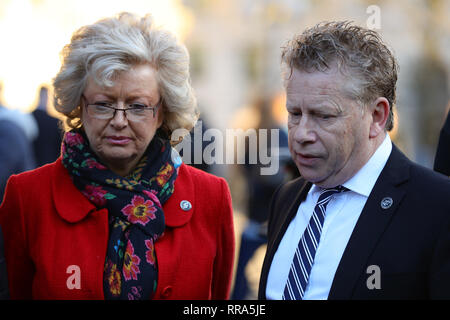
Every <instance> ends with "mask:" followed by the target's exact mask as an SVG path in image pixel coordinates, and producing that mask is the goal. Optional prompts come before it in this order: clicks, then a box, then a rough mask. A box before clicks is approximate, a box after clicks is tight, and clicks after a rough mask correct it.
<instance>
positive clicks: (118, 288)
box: [0, 13, 234, 300]
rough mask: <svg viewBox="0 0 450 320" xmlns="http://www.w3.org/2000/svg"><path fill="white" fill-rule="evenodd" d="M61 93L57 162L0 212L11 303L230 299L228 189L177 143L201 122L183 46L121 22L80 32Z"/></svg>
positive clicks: (149, 24)
mask: <svg viewBox="0 0 450 320" xmlns="http://www.w3.org/2000/svg"><path fill="white" fill-rule="evenodd" d="M53 86H54V90H55V92H54V95H55V96H54V105H55V109H56V110H57V111H59V112H60V113H61V114H62V115H64V116H65V117H66V124H67V125H68V127H69V128H70V131H68V132H66V133H65V135H64V139H63V143H62V151H61V153H62V154H61V157H60V158H59V159H58V160H57V161H56V162H54V163H52V164H50V165H46V166H43V167H41V168H38V169H36V170H33V171H31V172H28V173H26V174H22V175H17V176H13V177H11V178H10V179H9V182H8V185H7V189H6V194H5V201H4V203H3V205H2V206H1V207H0V224H1V227H2V229H3V232H4V239H5V256H6V261H7V267H8V272H9V278H8V281H9V288H10V295H11V298H13V299H30V298H33V299H108V300H116V299H125V300H127V299H129V300H132V299H226V298H228V293H229V289H230V285H231V276H232V268H233V257H234V230H233V213H232V206H231V197H230V192H229V189H228V186H227V183H226V181H225V180H224V179H222V178H218V177H215V176H212V175H210V174H208V173H205V172H203V171H201V170H198V169H195V168H192V167H190V166H187V165H185V164H183V163H182V162H181V158H180V157H179V155H178V153H176V152H175V150H174V149H173V148H172V146H171V141H170V136H171V133H172V132H173V130H175V129H178V128H184V129H186V130H187V131H189V130H190V129H191V128H192V127H193V126H194V124H195V122H196V120H197V117H198V114H197V107H196V99H195V97H194V94H193V90H192V88H191V86H190V76H189V55H188V52H187V50H186V48H185V46H184V45H182V44H181V43H179V42H178V41H177V39H176V38H175V37H174V36H173V35H172V34H170V33H169V32H167V31H164V30H162V29H159V28H156V27H155V26H154V24H153V20H152V18H151V16H149V15H147V16H145V17H142V18H140V17H138V16H136V15H133V14H130V13H121V14H119V15H118V16H116V17H112V18H107V19H103V20H100V21H98V22H96V23H94V24H92V25H87V26H84V27H82V28H80V29H79V30H78V31H76V32H75V33H74V34H73V36H72V39H71V42H70V43H69V44H68V45H66V46H65V47H64V50H63V63H62V67H61V69H60V71H59V73H58V74H57V75H56V77H55V79H54V81H53ZM24 190H26V192H24ZM43 190H45V192H43ZM30 208H32V210H30Z"/></svg>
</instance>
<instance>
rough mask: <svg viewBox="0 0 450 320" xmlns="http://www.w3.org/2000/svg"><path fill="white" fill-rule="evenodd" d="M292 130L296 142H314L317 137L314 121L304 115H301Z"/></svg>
mask: <svg viewBox="0 0 450 320" xmlns="http://www.w3.org/2000/svg"><path fill="white" fill-rule="evenodd" d="M294 130H295V131H294V139H295V141H297V142H298V143H302V144H303V143H310V142H314V141H315V140H316V138H317V135H316V130H315V126H314V123H313V122H312V120H311V119H309V118H308V117H306V116H303V117H302V119H301V120H300V122H299V123H298V125H297V126H296V127H295V128H294Z"/></svg>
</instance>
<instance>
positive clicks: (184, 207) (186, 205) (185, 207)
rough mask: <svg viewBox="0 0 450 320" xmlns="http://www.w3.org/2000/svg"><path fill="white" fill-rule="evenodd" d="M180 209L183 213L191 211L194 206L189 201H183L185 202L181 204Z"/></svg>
mask: <svg viewBox="0 0 450 320" xmlns="http://www.w3.org/2000/svg"><path fill="white" fill-rule="evenodd" d="M180 208H181V209H182V210H183V211H189V210H191V209H192V204H191V203H190V202H189V201H187V200H183V201H181V202H180Z"/></svg>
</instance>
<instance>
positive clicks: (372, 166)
mask: <svg viewBox="0 0 450 320" xmlns="http://www.w3.org/2000/svg"><path fill="white" fill-rule="evenodd" d="M391 151H392V141H391V138H390V137H389V134H386V137H385V138H384V140H383V142H382V143H381V145H380V146H379V147H378V148H377V150H376V151H375V153H374V154H373V155H372V157H370V159H369V161H367V162H366V164H365V165H364V166H363V167H362V168H361V169H359V171H358V172H357V173H356V174H355V175H354V176H353V177H351V178H350V179H349V180H347V182H345V183H344V184H343V186H344V187H346V188H347V189H349V190H351V191H353V192H356V193H359V194H361V195H363V196H366V197H368V196H369V195H370V192H372V189H373V186H374V185H375V183H376V182H377V179H378V176H379V175H380V173H381V171H382V170H383V168H384V166H385V165H386V162H387V160H388V158H389V155H390V154H391Z"/></svg>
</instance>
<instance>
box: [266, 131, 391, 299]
mask: <svg viewBox="0 0 450 320" xmlns="http://www.w3.org/2000/svg"><path fill="white" fill-rule="evenodd" d="M391 150H392V142H391V139H390V138H389V135H388V134H386V137H385V139H384V141H383V143H382V144H381V145H380V146H379V147H378V149H377V150H376V151H375V153H374V154H373V155H372V157H371V158H370V159H369V161H368V162H367V163H366V164H365V165H364V166H363V167H362V168H361V169H360V170H359V171H358V172H357V173H356V174H355V175H354V176H353V177H352V178H350V179H349V180H348V181H347V182H345V183H344V184H343V186H344V187H346V188H347V189H349V190H350V191H347V192H343V193H339V194H336V195H335V196H333V198H332V199H331V201H330V202H329V203H328V206H327V209H326V216H325V221H324V224H323V228H322V235H321V237H320V242H319V246H318V247H317V251H316V256H315V259H314V263H313V266H312V269H311V274H310V276H309V281H308V285H307V287H306V291H305V294H304V296H303V299H304V300H321V299H327V298H328V294H329V292H330V289H331V284H332V282H333V279H334V275H335V273H336V270H337V267H338V265H339V262H340V261H341V258H342V255H343V253H344V250H345V247H346V246H347V243H348V240H349V239H350V236H351V234H352V232H353V229H354V227H355V225H356V222H357V221H358V218H359V216H360V214H361V211H362V209H363V207H364V205H365V204H366V201H367V199H368V197H369V195H370V192H371V191H372V188H373V186H374V185H375V182H376V181H377V179H378V176H379V175H380V173H381V171H382V170H383V168H384V166H385V164H386V162H387V159H388V158H389V155H390V154H391ZM321 190H322V188H320V187H318V186H316V185H314V184H313V186H312V188H311V189H310V190H309V192H308V195H307V197H306V199H305V201H303V202H302V203H301V204H300V206H299V208H298V210H297V214H296V216H295V217H294V218H293V219H292V221H291V222H290V224H289V226H288V228H287V230H286V233H285V234H284V236H283V238H282V240H281V242H280V244H279V246H278V249H277V251H276V252H275V255H274V257H273V260H272V264H271V266H270V270H269V274H268V278H267V286H266V297H267V299H271V300H281V299H282V295H283V292H284V287H285V285H286V281H287V278H288V275H289V269H290V268H291V263H292V260H293V258H294V253H295V250H296V249H297V246H298V242H299V241H300V238H301V237H302V235H303V232H304V231H305V229H306V227H307V226H308V223H309V220H310V218H311V216H312V213H313V211H314V207H315V205H316V202H317V200H318V198H319V193H320V191H321ZM275 214H276V213H275Z"/></svg>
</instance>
